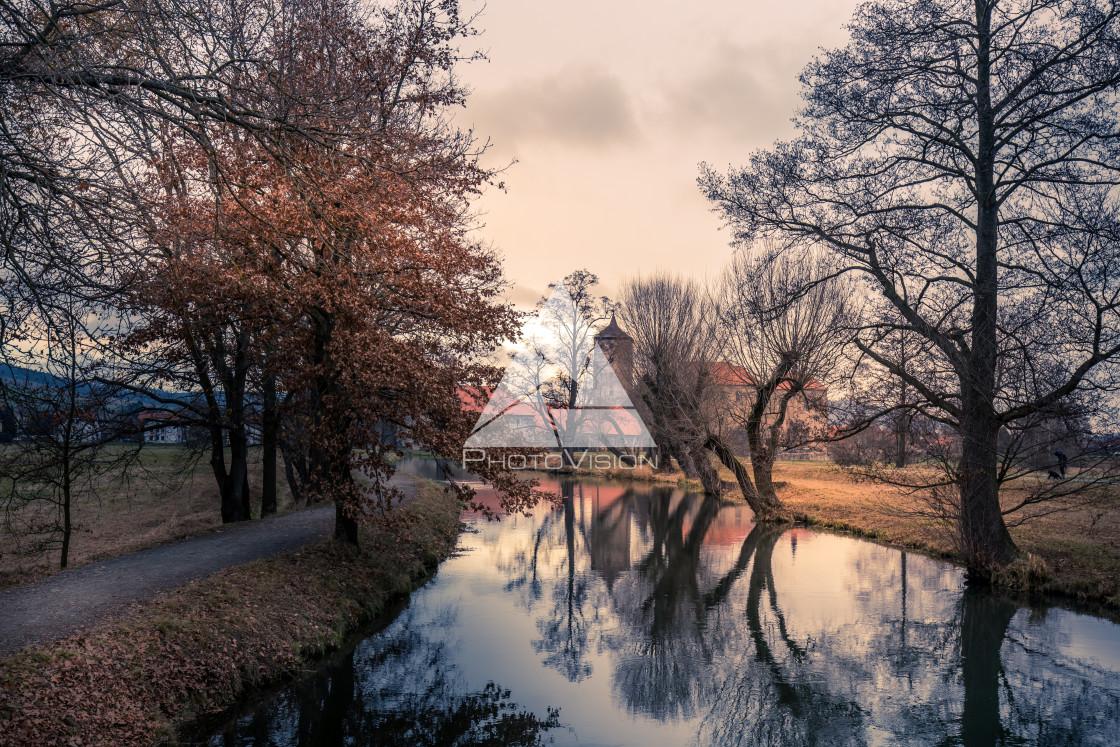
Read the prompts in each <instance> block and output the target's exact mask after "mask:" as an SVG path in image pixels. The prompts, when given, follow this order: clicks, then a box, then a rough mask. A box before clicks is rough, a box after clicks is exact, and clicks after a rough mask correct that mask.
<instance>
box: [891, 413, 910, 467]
mask: <svg viewBox="0 0 1120 747" xmlns="http://www.w3.org/2000/svg"><path fill="white" fill-rule="evenodd" d="M906 431H907V422H906V418H905V416H899V419H898V425H897V426H895V433H894V466H895V467H896V468H897V469H902V468H903V467H905V466H906Z"/></svg>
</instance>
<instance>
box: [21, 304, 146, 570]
mask: <svg viewBox="0 0 1120 747" xmlns="http://www.w3.org/2000/svg"><path fill="white" fill-rule="evenodd" d="M56 300H57V301H58V303H59V307H58V308H57V309H56V311H57V312H58V318H57V319H55V320H51V321H49V322H48V321H47V320H44V319H42V318H41V317H36V318H34V319H33V320H26V319H25V320H22V321H23V324H21V325H20V332H21V334H20V337H19V341H18V342H19V345H20V347H21V348H22V350H23V351H24V354H25V358H26V360H25V361H24V362H26V363H32V364H34V366H35V367H34V368H30V367H25V366H15V365H13V363H12V362H11V360H12V358H13V357H14V356H8V360H7V361H6V362H5V363H3V364H0V410H3V411H5V412H6V413H8V414H9V420H10V422H11V425H13V426H14V428H13V430H14V431H15V433H14V434H13V435H14V438H13V439H12V440H10V441H8V442H7V443H3V444H0V510H2V512H3V531H4V532H5V533H6V534H9V535H10V536H11V537H12V539H13V541H14V543H15V544H16V546H17V547H18V548H20V550H21V551H23V552H27V553H29V554H38V553H41V552H44V551H49V550H57V552H58V558H59V561H58V563H59V567H60V568H66V566H67V564H68V563H69V557H70V547H71V540H72V537H73V535H74V529H75V527H76V526H77V525H78V516H77V513H78V511H79V507H80V506H82V504H85V503H87V502H89V501H94V500H97V499H98V498H99V496H100V491H103V490H112V489H113V488H114V481H115V480H116V479H117V478H123V477H124V476H125V475H126V473H127V471H128V468H129V467H130V466H132V465H134V464H135V463H136V457H137V456H138V453H139V449H140V446H141V443H142V437H141V434H140V433H139V431H138V430H137V428H136V423H135V421H134V413H132V412H130V411H129V409H128V406H127V403H126V402H124V401H122V399H121V398H120V397H119V396H118V392H117V391H116V390H115V389H114V388H112V387H110V386H106V385H104V384H102V383H100V382H98V381H97V377H96V370H97V359H96V357H95V356H94V355H92V353H93V352H94V351H95V350H96V346H95V345H94V344H92V343H91V338H92V337H94V336H95V335H98V334H104V333H105V332H106V330H104V329H97V328H96V326H95V325H96V323H97V316H96V315H88V316H87V315H84V314H81V313H79V312H78V309H76V308H74V306H73V299H72V298H70V297H67V296H65V295H62V296H61V297H60V298H58V299H56ZM83 317H84V318H86V319H87V320H88V321H89V322H91V325H90V326H83V325H82V324H81V323H80V320H81V319H82V318H83Z"/></svg>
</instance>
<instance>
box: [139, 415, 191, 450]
mask: <svg viewBox="0 0 1120 747" xmlns="http://www.w3.org/2000/svg"><path fill="white" fill-rule="evenodd" d="M137 424H138V426H139V429H140V438H141V439H142V440H143V441H144V443H150V444H181V443H186V441H187V438H188V432H187V431H188V428H187V426H186V425H184V424H183V421H182V419H181V418H179V417H178V416H177V415H175V414H173V413H170V412H142V413H140V415H139V416H137Z"/></svg>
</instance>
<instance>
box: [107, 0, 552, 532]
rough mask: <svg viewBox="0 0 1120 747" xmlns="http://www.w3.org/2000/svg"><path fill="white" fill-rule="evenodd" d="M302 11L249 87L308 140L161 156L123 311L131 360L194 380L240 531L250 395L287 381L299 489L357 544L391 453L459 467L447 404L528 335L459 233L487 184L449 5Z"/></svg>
mask: <svg viewBox="0 0 1120 747" xmlns="http://www.w3.org/2000/svg"><path fill="white" fill-rule="evenodd" d="M304 11H305V12H304V13H302V14H300V15H299V16H298V17H295V18H293V19H291V26H290V28H289V29H288V32H287V33H285V34H282V35H278V37H277V39H278V40H277V44H278V45H279V48H278V49H277V54H276V59H277V60H278V64H277V69H276V70H270V71H266V72H265V73H262V78H261V79H260V80H256V81H253V82H252V83H253V85H255V86H258V87H259V88H261V89H262V90H268V91H269V92H270V94H269V96H268V97H267V98H269V100H270V101H271V102H272V105H273V106H276V107H283V108H285V119H286V120H287V121H289V122H292V121H298V122H300V123H301V128H300V130H301V132H303V133H308V132H312V133H320V135H318V136H316V137H308V136H306V135H300V136H294V135H292V134H291V133H290V132H277V133H263V134H261V133H258V134H254V135H253V136H247V135H246V133H244V132H243V131H241V130H238V129H236V128H233V127H230V128H228V129H224V130H218V131H217V132H216V133H215V134H214V135H213V137H212V138H211V139H210V141H209V142H208V143H206V145H205V147H203V146H202V145H200V144H199V143H197V142H196V141H194V140H193V139H187V138H183V137H174V136H169V137H167V138H166V139H165V140H164V142H163V147H162V149H161V150H160V152H158V153H155V154H153V156H152V159H151V166H152V173H153V177H152V178H151V180H150V181H149V182H148V184H147V200H148V204H149V205H150V209H151V214H152V216H153V219H152V221H151V223H150V225H149V228H148V236H149V239H150V241H151V242H152V244H153V245H154V246H155V247H156V248H157V251H154V252H153V253H152V255H151V257H150V259H149V260H148V262H146V263H145V265H144V266H143V267H141V268H140V272H139V273H138V276H139V277H140V278H142V280H141V281H140V282H138V283H137V284H136V285H135V291H134V293H133V295H132V304H133V307H134V308H135V309H136V310H137V311H138V312H141V314H142V316H143V318H144V319H145V323H144V324H143V325H142V326H141V327H140V328H139V329H137V330H136V331H135V332H134V333H133V334H132V335H131V336H130V337H129V338H128V339H127V340H126V341H125V345H126V347H129V348H130V349H131V350H133V351H141V350H146V351H149V352H156V353H158V356H157V357H158V358H159V359H160V360H161V361H162V362H163V363H164V364H166V366H167V369H166V370H167V371H181V372H184V373H183V375H184V376H185V378H186V379H188V380H189V379H194V380H196V381H199V382H201V389H202V391H203V394H204V396H205V402H204V403H202V404H201V405H200V406H199V407H198V408H197V411H198V412H199V413H201V414H203V415H204V417H203V418H202V419H203V421H204V422H207V423H208V424H209V425H210V428H211V434H212V442H213V443H212V449H211V450H212V454H213V458H212V464H213V466H214V472H215V477H216V479H217V480H218V482H219V485H221V486H222V490H223V506H224V507H225V506H226V505H227V504H228V505H229V510H230V513H231V516H236V517H237V518H247V516H244V515H241V514H239V513H238V510H239V507H241V506H244V507H245V508H246V509H247V505H248V503H247V496H246V495H245V494H244V490H245V489H246V488H243V485H244V474H245V470H244V456H243V455H244V453H245V449H246V441H245V439H246V437H245V435H244V434H245V427H244V426H245V412H246V409H247V402H248V400H249V399H250V398H251V396H252V391H251V390H252V389H253V386H254V382H261V381H264V380H266V379H269V378H270V377H271V378H272V380H274V381H275V382H277V384H278V387H279V390H280V392H281V396H280V405H279V409H280V420H281V422H282V424H283V425H282V430H283V433H284V438H285V442H286V443H287V444H289V445H291V446H292V448H293V449H294V450H295V451H296V452H297V453H298V454H299V455H300V458H303V459H305V461H306V465H307V469H306V473H305V474H304V475H303V476H302V479H301V483H302V484H301V485H300V493H301V494H303V495H306V496H308V497H309V498H311V499H324V498H330V499H333V500H334V501H335V504H336V506H337V507H338V511H337V523H336V536H337V537H338V538H340V539H344V540H346V541H349V542H355V541H356V540H357V533H356V526H357V523H358V522H360V521H361V520H362V519H363V518H364V517H367V516H369V515H371V514H372V513H374V512H376V511H379V510H384V509H386V508H388V507H389V506H390V504H391V502H392V499H393V497H394V493H393V491H392V489H391V488H389V486H388V485H387V481H388V478H389V477H390V476H391V473H392V468H391V464H390V459H389V457H390V455H391V454H392V453H393V447H394V446H400V445H404V444H407V445H409V446H412V447H417V448H423V449H428V450H431V451H434V452H437V453H440V454H444V455H447V456H449V457H452V458H457V457H458V456H459V450H460V448H461V445H462V442H463V439H464V438H465V437H466V435H467V433H468V432H469V430H470V427H471V426H472V425H473V419H474V418H473V415H472V414H471V413H469V412H464V408H463V407H462V402H461V400H460V398H459V396H458V390H459V387H460V386H461V385H464V384H473V385H479V384H486V383H488V382H490V381H492V380H493V378H494V375H495V371H494V370H493V369H491V368H488V367H487V366H485V365H482V363H481V361H483V360H484V359H485V357H486V356H487V355H488V354H489V352H490V351H491V350H493V348H494V347H495V346H496V345H497V344H498V343H499V342H500V341H501V340H502V339H503V338H507V337H510V336H512V334H513V333H514V332H515V330H516V323H517V321H518V319H517V315H516V313H515V312H514V311H513V309H512V308H511V307H510V306H508V305H507V304H504V303H502V302H500V300H499V299H500V293H501V290H502V287H503V285H502V275H501V266H500V263H499V260H498V258H497V257H496V256H495V255H494V253H493V252H492V251H490V250H489V249H487V248H485V247H483V246H481V245H480V244H478V243H477V242H475V241H473V240H472V239H471V238H470V236H469V231H470V229H471V228H472V227H473V221H472V216H471V213H470V210H469V204H470V201H471V199H472V198H473V197H475V196H476V195H477V194H478V193H479V191H480V190H481V189H482V188H483V187H484V186H485V185H486V183H487V182H488V180H489V179H490V178H491V176H492V174H491V172H489V171H487V170H486V169H484V168H482V167H481V166H480V165H479V162H478V157H479V155H480V152H479V150H478V148H477V147H476V144H475V143H474V140H473V138H472V136H471V135H470V133H462V132H459V131H457V130H455V129H454V128H452V127H451V126H449V125H448V123H447V121H446V120H447V115H446V111H447V109H448V108H449V107H452V106H455V105H457V104H459V103H461V102H462V100H463V95H464V92H463V91H462V89H461V88H459V86H458V84H457V83H456V81H455V78H454V76H453V74H452V67H453V65H454V62H455V60H456V55H455V52H454V41H455V40H456V39H457V38H458V37H461V36H462V35H464V34H466V33H468V30H467V29H466V27H465V26H464V25H463V24H462V23H461V22H460V20H459V18H458V14H457V12H456V9H455V5H454V3H448V2H441V3H431V2H403V3H399V4H397V5H396V6H393V7H392V8H390V9H385V10H380V11H378V12H376V13H375V14H373V15H366V14H364V13H363V11H361V10H360V8H359V6H358V5H357V4H346V3H344V4H338V3H334V2H314V3H308V4H306V5H305V6H304ZM340 123H345V127H341V126H340ZM225 433H228V434H229V436H228V438H229V444H230V446H231V447H232V449H231V451H232V462H231V464H230V465H229V466H228V467H227V465H226V464H225V461H224V459H225V457H224V449H223V441H222V439H223V434H225ZM235 441H237V443H236V444H235V443H234V442H235ZM266 448H268V445H267V444H266ZM487 476H488V477H490V478H491V479H493V480H495V481H496V482H497V484H499V485H500V486H502V487H503V489H504V491H505V492H506V493H507V494H508V502H509V507H511V508H518V507H520V506H523V505H526V503H527V502H528V501H530V500H531V498H532V495H531V491H530V486H529V485H528V484H525V483H521V482H519V481H517V480H515V479H513V478H512V477H511V476H509V475H502V474H498V473H493V474H490V475H487ZM462 495H463V497H464V499H469V498H470V493H469V491H468V490H466V489H463V492H462ZM223 511H225V508H223ZM223 515H224V514H223Z"/></svg>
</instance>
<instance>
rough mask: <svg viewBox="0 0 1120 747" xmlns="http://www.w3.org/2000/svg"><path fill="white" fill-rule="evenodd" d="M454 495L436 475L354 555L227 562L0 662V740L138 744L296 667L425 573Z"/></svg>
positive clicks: (334, 550)
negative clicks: (130, 607) (102, 620)
mask: <svg viewBox="0 0 1120 747" xmlns="http://www.w3.org/2000/svg"><path fill="white" fill-rule="evenodd" d="M459 508H460V507H459V503H458V501H457V500H456V499H455V498H454V496H451V495H449V494H447V493H446V491H444V490H443V489H442V488H441V487H439V486H438V485H436V484H435V483H427V482H425V483H423V484H422V486H421V487H420V489H419V494H418V496H417V498H416V500H415V501H413V502H412V503H411V504H410V505H408V506H407V507H405V508H403V509H400V510H399V513H396V515H393V516H392V517H391V520H390V521H388V522H386V523H382V524H373V525H370V526H366V527H363V529H362V535H361V542H362V549H361V550H360V551H358V552H352V551H348V550H345V549H342V548H339V547H336V546H335V545H334V544H333V543H332V542H330V541H328V540H326V539H324V540H323V541H320V542H317V543H316V544H314V545H309V546H307V547H304V548H302V549H300V550H297V551H295V552H292V553H288V554H284V555H278V556H274V557H271V558H266V559H263V560H258V561H254V562H252V563H247V564H245V565H239V566H236V567H232V568H228V569H226V570H224V571H222V572H220V573H218V574H215V575H214V576H210V577H208V578H205V579H202V580H200V581H196V582H192V583H190V584H187V585H185V586H182V587H179V588H176V589H173V590H171V591H168V592H166V593H164V594H161V595H160V596H158V597H157V598H156V599H154V600H153V601H151V602H149V603H148V604H145V605H143V606H141V607H138V608H136V609H134V610H132V611H130V612H128V613H127V614H125V615H123V616H121V617H118V618H116V619H114V620H113V621H111V622H107V623H104V624H102V625H99V626H96V627H94V628H92V629H89V630H86V631H83V632H82V633H80V634H77V635H74V636H71V637H69V638H66V639H64V640H62V641H59V642H57V643H54V644H50V645H46V646H40V647H34V648H27V649H24V650H23V651H21V652H20V653H18V654H16V655H15V656H12V657H9V658H8V659H5V660H3V661H0V721H2V722H4V725H5V728H4V729H3V730H2V732H0V745H26V744H42V745H49V744H78V745H109V744H111V745H148V744H152V743H153V742H161V741H165V742H173V741H174V738H175V733H176V729H177V728H178V727H179V726H180V725H182V724H185V723H187V722H189V721H191V720H192V719H194V718H196V717H197V716H199V715H202V714H206V713H212V712H215V711H217V710H219V709H221V708H223V707H225V706H227V705H229V704H230V703H232V702H234V701H235V700H236V699H237V698H238V697H239V696H241V695H242V694H243V693H244V692H245V691H247V690H248V689H250V688H254V687H259V686H262V685H265V684H267V683H270V682H275V681H277V680H279V679H280V678H283V677H285V676H290V675H294V674H298V673H300V672H302V671H304V670H305V669H306V668H307V667H308V666H309V665H311V664H312V663H313V662H314V661H315V660H316V659H318V658H320V657H321V656H322V655H323V654H325V653H326V652H327V651H329V650H331V649H332V648H334V647H336V646H338V645H339V644H340V643H341V642H342V641H343V640H344V638H345V637H346V635H347V634H348V633H350V632H352V631H354V630H355V629H357V628H358V627H359V626H361V625H364V624H367V623H369V622H371V621H372V620H374V619H376V618H377V617H379V616H380V615H381V614H383V613H384V612H385V610H386V609H387V608H389V606H390V605H391V604H392V602H393V601H394V600H396V599H399V598H400V597H402V596H403V595H405V594H408V593H409V592H410V591H412V589H414V588H415V587H416V585H417V584H419V583H421V582H423V581H424V580H425V579H426V578H428V577H429V576H430V575H431V573H432V572H433V571H434V569H435V567H436V566H437V565H438V563H439V561H440V560H442V559H443V558H444V557H446V556H447V555H449V554H450V553H451V552H452V551H453V550H454V548H455V544H456V541H457V538H458V533H459V528H460V522H459Z"/></svg>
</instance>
